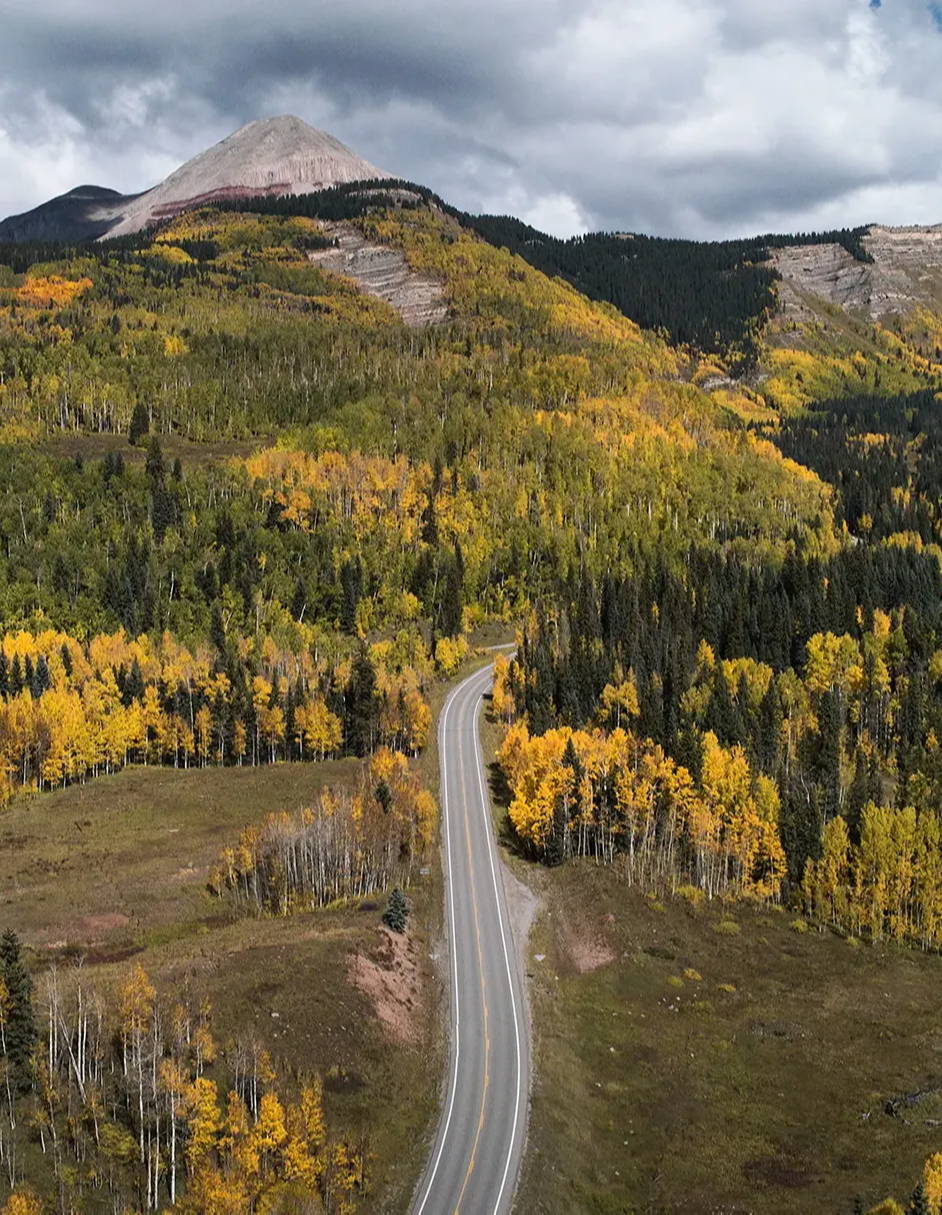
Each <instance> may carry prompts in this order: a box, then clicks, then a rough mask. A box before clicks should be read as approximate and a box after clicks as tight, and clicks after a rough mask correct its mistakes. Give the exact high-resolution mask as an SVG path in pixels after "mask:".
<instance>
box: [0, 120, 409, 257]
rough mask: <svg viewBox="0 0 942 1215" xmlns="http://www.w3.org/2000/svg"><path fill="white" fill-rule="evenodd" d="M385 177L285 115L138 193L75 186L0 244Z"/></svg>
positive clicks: (107, 229) (28, 215)
mask: <svg viewBox="0 0 942 1215" xmlns="http://www.w3.org/2000/svg"><path fill="white" fill-rule="evenodd" d="M389 176H390V175H389V174H388V173H386V172H385V171H384V170H382V169H378V168H377V167H376V166H375V165H373V164H371V163H370V162H369V161H367V160H364V159H363V158H362V157H360V156H357V155H356V153H354V152H352V151H351V150H350V149H349V148H348V147H347V146H346V145H345V144H343V143H341V142H340V140H339V139H336V138H335V137H334V136H333V135H330V134H328V133H327V132H326V131H321V130H318V129H317V128H316V127H312V126H310V125H309V124H308V123H306V122H304V121H303V119H300V118H297V117H296V116H294V115H290V114H285V115H280V116H277V117H272V118H264V119H257V120H255V121H254V122H250V123H247V124H246V125H245V126H243V127H240V128H239V129H238V130H237V131H233V132H232V133H231V134H230V135H227V136H226V137H225V138H224V139H221V140H220V141H219V142H218V143H216V144H213V145H212V146H211V147H209V148H207V149H205V150H204V151H202V152H199V153H197V155H196V156H194V157H191V159H190V160H188V161H186V162H185V163H184V164H182V165H180V167H179V168H177V169H175V170H174V171H173V172H172V173H170V174H169V175H168V176H167V177H166V178H164V180H163V181H161V182H158V183H157V185H155V186H153V187H152V188H151V189H149V190H145V191H142V192H141V193H137V194H121V193H119V192H118V191H115V190H111V189H109V188H108V187H105V186H88V185H83V186H76V187H75V188H74V189H72V190H69V191H68V192H67V193H65V194H62V195H59V196H58V197H57V198H54V199H49V200H48V201H47V202H44V203H40V204H39V206H37V207H34V208H33V209H32V210H30V211H26V212H23V213H21V214H19V215H12V216H9V217H8V218H7V219H4V220H2V221H0V241H9V242H16V243H23V242H28V241H63V242H68V241H80V240H101V239H103V238H111V237H118V236H127V235H131V234H133V233H135V232H140V231H142V230H143V229H145V228H149V227H153V226H154V225H155V224H156V223H159V222H160V221H161V220H164V219H169V218H172V217H173V216H174V215H179V214H180V213H181V212H182V211H185V210H188V209H191V208H193V207H197V206H203V205H206V204H207V203H211V202H214V201H217V200H221V199H230V198H242V197H245V198H251V197H258V196H267V195H272V194H279V195H280V194H284V195H292V194H305V193H311V192H313V191H315V190H321V189H324V188H325V187H328V186H333V185H338V184H341V183H347V182H351V181H368V180H383V179H388V178H389Z"/></svg>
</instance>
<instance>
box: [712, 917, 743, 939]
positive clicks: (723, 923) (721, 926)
mask: <svg viewBox="0 0 942 1215" xmlns="http://www.w3.org/2000/svg"><path fill="white" fill-rule="evenodd" d="M716 931H717V932H719V933H722V935H723V936H724V937H738V936H739V934H740V932H741V931H742V929H741V928H740V927H739V925H738V924H737V923H736V921H735V920H720V922H719V923H718V924H717V925H716Z"/></svg>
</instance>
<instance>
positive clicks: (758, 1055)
mask: <svg viewBox="0 0 942 1215" xmlns="http://www.w3.org/2000/svg"><path fill="white" fill-rule="evenodd" d="M541 876H544V877H545V880H544V881H543V882H542V883H541V887H542V897H543V913H542V914H541V916H540V918H539V920H538V922H537V924H536V927H535V931H534V934H533V936H532V937H531V945H530V951H529V958H530V961H529V969H530V974H531V988H530V990H531V1000H532V1011H533V1017H534V1023H535V1029H536V1049H535V1059H536V1078H535V1082H534V1090H533V1109H532V1115H531V1128H530V1148H529V1153H528V1156H527V1161H526V1166H525V1173H524V1177H523V1181H522V1186H521V1198H520V1202H521V1204H522V1205H521V1209H522V1210H526V1211H528V1212H541V1213H543V1212H545V1213H547V1215H549V1213H550V1212H552V1213H554V1215H555V1213H557V1212H558V1213H559V1215H563V1212H571V1211H588V1212H598V1213H602V1212H605V1213H608V1212H611V1213H613V1215H614V1213H615V1212H619V1213H623V1212H639V1213H640V1212H675V1211H676V1212H681V1211H683V1212H691V1213H698V1212H703V1215H706V1213H707V1212H719V1211H722V1212H737V1213H739V1212H741V1213H743V1215H745V1213H747V1212H750V1213H755V1215H778V1213H781V1215H786V1213H792V1212H798V1211H800V1212H803V1213H804V1212H822V1213H824V1212H827V1213H828V1215H840V1213H841V1212H847V1215H850V1212H851V1211H852V1210H853V1204H854V1199H855V1197H856V1196H857V1195H858V1194H859V1195H861V1196H862V1198H863V1200H864V1202H865V1204H866V1206H867V1207H869V1206H870V1205H872V1204H873V1203H875V1202H876V1201H877V1200H878V1199H879V1198H882V1197H884V1196H885V1195H886V1194H887V1193H888V1192H895V1193H896V1194H897V1195H898V1196H908V1195H909V1193H910V1192H911V1190H912V1188H913V1186H914V1184H915V1182H916V1181H917V1180H918V1177H919V1175H920V1173H921V1169H922V1163H923V1161H924V1160H925V1158H926V1157H927V1156H928V1155H929V1154H930V1153H931V1152H933V1151H937V1150H939V1149H940V1147H942V1125H939V1124H938V1123H939V1115H940V1112H942V1026H940V1023H939V1016H938V993H939V990H940V985H942V961H940V959H939V958H938V957H927V956H924V955H922V954H917V953H914V952H909V951H906V950H899V951H897V950H895V949H882V948H881V949H874V948H870V947H868V946H857V947H854V946H852V945H850V944H848V943H847V942H846V941H844V940H841V939H839V938H838V937H836V936H833V935H831V934H830V933H825V934H819V933H818V932H816V931H813V930H812V931H808V932H805V933H801V932H799V931H796V930H795V929H794V928H792V927H791V924H792V922H793V921H794V916H792V915H790V914H788V913H786V912H783V911H765V910H762V909H759V908H756V907H751V906H744V905H741V904H738V905H721V904H718V903H717V904H713V905H709V904H706V905H703V906H701V907H698V908H695V907H692V906H691V905H690V904H689V903H688V902H687V901H686V900H685V899H684V898H682V897H675V898H671V897H664V898H651V897H646V896H645V894H644V893H642V892H640V891H637V890H631V889H628V888H627V887H626V885H625V883H624V881H623V880H622V879H621V878H620V877H619V874H618V873H617V871H614V870H610V869H609V870H606V869H601V868H596V867H595V866H593V865H591V864H578V865H575V864H573V865H570V866H567V867H566V868H564V869H561V870H556V871H554V872H552V873H550V874H545V875H541ZM924 1090H929V1091H928V1092H927V1094H926V1095H925V1096H924V1097H923V1098H921V1099H920V1100H918V1101H917V1102H915V1103H914V1104H912V1105H911V1106H909V1107H903V1108H898V1109H897V1112H895V1113H888V1112H887V1109H888V1103H890V1102H892V1101H894V1100H897V1099H900V1098H903V1097H905V1096H906V1095H908V1094H913V1093H916V1092H922V1091H924ZM934 1124H935V1125H934Z"/></svg>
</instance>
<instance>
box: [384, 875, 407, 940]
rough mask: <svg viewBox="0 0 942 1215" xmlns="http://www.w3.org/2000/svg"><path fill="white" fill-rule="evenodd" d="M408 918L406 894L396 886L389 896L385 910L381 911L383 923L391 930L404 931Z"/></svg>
mask: <svg viewBox="0 0 942 1215" xmlns="http://www.w3.org/2000/svg"><path fill="white" fill-rule="evenodd" d="M408 919H409V904H408V902H407V900H406V896H405V895H404V894H403V893H402V891H401V890H400V889H399V887H398V886H397V887H396V888H395V890H394V891H393V892H392V894H391V895H390V896H389V902H388V903H387V904H386V910H385V911H384V912H383V923H384V924H385V925H386V927H387V928H391V929H392V931H393V932H405V930H406V923H407V922H408Z"/></svg>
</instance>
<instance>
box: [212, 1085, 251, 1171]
mask: <svg viewBox="0 0 942 1215" xmlns="http://www.w3.org/2000/svg"><path fill="white" fill-rule="evenodd" d="M220 1147H221V1149H222V1151H223V1152H224V1153H225V1155H226V1156H227V1157H228V1158H229V1161H230V1163H231V1164H232V1165H233V1166H234V1167H235V1168H237V1169H239V1170H240V1171H241V1172H242V1173H244V1174H246V1175H247V1176H249V1177H254V1176H256V1175H257V1174H258V1172H259V1170H260V1168H261V1158H260V1156H259V1149H258V1144H257V1143H256V1140H255V1136H254V1134H253V1132H252V1123H251V1119H250V1118H249V1111H248V1109H247V1107H246V1104H245V1102H244V1101H243V1100H242V1098H241V1097H240V1096H239V1094H238V1093H235V1092H230V1093H229V1096H228V1098H227V1100H226V1121H225V1126H224V1128H223V1133H222V1137H221V1139H220Z"/></svg>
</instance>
